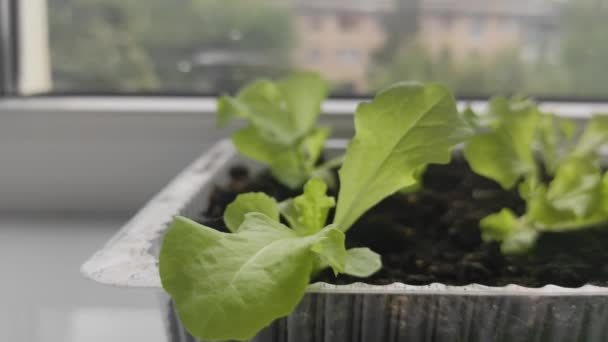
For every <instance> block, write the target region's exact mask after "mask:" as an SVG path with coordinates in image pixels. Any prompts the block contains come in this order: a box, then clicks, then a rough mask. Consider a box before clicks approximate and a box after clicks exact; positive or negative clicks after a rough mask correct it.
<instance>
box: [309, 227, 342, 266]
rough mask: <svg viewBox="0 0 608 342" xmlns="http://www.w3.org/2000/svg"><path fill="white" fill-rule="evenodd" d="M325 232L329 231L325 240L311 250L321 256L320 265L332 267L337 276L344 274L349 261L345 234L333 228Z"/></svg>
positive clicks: (328, 228) (327, 228)
mask: <svg viewBox="0 0 608 342" xmlns="http://www.w3.org/2000/svg"><path fill="white" fill-rule="evenodd" d="M323 230H326V231H327V233H326V234H325V239H323V240H321V241H320V242H317V243H316V244H315V245H313V247H312V249H311V250H312V251H313V252H315V253H317V254H318V255H319V258H320V265H323V266H325V265H327V266H330V267H331V268H332V270H333V271H334V274H335V275H338V273H344V269H345V263H346V260H347V255H346V248H345V247H344V240H345V239H346V238H345V236H344V233H343V232H342V231H340V230H338V229H336V228H335V227H333V226H327V227H326V228H324V229H323ZM323 268H324V267H323Z"/></svg>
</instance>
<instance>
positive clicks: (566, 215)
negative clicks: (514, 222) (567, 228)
mask: <svg viewBox="0 0 608 342" xmlns="http://www.w3.org/2000/svg"><path fill="white" fill-rule="evenodd" d="M526 217H528V219H529V220H530V222H534V225H535V226H536V228H537V229H543V228H542V227H551V226H556V225H560V224H563V223H564V222H571V221H572V220H574V218H575V217H574V214H573V213H571V212H568V211H563V210H559V209H557V208H555V207H554V206H553V205H552V204H551V202H550V201H549V200H547V188H546V186H544V185H539V186H538V187H537V188H536V189H534V191H533V192H532V193H531V194H530V196H529V197H528V198H527V212H526Z"/></svg>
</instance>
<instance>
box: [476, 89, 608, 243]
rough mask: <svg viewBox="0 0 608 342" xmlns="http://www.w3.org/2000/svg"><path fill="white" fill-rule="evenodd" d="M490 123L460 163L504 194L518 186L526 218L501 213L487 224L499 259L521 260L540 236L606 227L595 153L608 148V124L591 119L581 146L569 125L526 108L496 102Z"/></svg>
mask: <svg viewBox="0 0 608 342" xmlns="http://www.w3.org/2000/svg"><path fill="white" fill-rule="evenodd" d="M489 119H490V120H488V118H486V120H488V121H486V123H487V124H488V125H489V127H488V131H487V132H481V133H478V134H477V135H475V136H474V137H473V138H471V139H470V140H469V142H468V143H467V146H466V147H465V150H464V156H465V158H466V160H467V161H468V163H469V164H470V166H471V168H472V169H473V170H474V171H475V172H476V173H478V174H480V175H483V176H485V177H488V178H491V179H493V180H495V181H496V182H497V183H499V184H500V185H501V186H502V187H503V188H504V189H511V188H513V187H514V186H516V185H519V193H520V195H521V197H522V198H523V199H524V200H525V201H526V213H525V214H524V215H523V216H521V217H517V215H515V213H513V212H512V211H511V210H510V209H508V208H505V209H502V210H501V211H500V212H499V213H496V214H492V215H489V216H488V217H485V218H484V219H482V220H481V222H480V226H481V229H482V238H483V239H484V240H486V241H498V242H500V244H501V250H502V251H503V253H506V254H519V253H525V252H527V251H529V250H530V249H531V248H533V247H534V245H535V243H536V240H537V239H538V237H539V234H540V233H542V232H547V231H553V232H558V231H568V230H579V229H585V228H588V227H590V226H594V225H597V224H599V223H602V222H608V177H607V176H606V174H602V171H601V168H600V156H599V153H598V148H599V147H600V146H601V145H603V144H604V143H606V142H608V116H596V117H595V118H593V119H591V121H590V122H589V124H588V125H587V127H586V129H585V130H584V132H583V133H582V134H581V135H580V137H579V139H578V140H577V139H575V134H576V125H575V123H574V122H572V121H571V120H567V119H563V118H558V117H556V116H555V115H552V114H545V113H541V112H540V111H539V110H538V107H537V105H536V104H534V103H533V102H531V101H526V100H515V101H511V102H509V101H507V100H506V99H504V98H495V99H493V100H492V101H491V102H490V111H489ZM535 149H536V150H537V151H538V152H540V160H541V161H540V162H539V161H537V160H538V159H537V158H536V154H535ZM546 178H549V179H550V181H544V179H546Z"/></svg>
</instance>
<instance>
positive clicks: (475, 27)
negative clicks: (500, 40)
mask: <svg viewBox="0 0 608 342" xmlns="http://www.w3.org/2000/svg"><path fill="white" fill-rule="evenodd" d="M483 29H484V21H483V18H482V17H473V18H472V19H471V29H470V31H471V37H472V38H473V40H479V39H480V38H481V35H482V34H483Z"/></svg>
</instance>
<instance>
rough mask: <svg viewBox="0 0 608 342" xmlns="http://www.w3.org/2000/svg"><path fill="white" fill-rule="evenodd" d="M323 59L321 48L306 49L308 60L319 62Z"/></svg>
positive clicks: (309, 61)
mask: <svg viewBox="0 0 608 342" xmlns="http://www.w3.org/2000/svg"><path fill="white" fill-rule="evenodd" d="M320 60H321V51H320V50H319V49H310V50H308V51H306V62H308V63H318V62H319V61H320Z"/></svg>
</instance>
